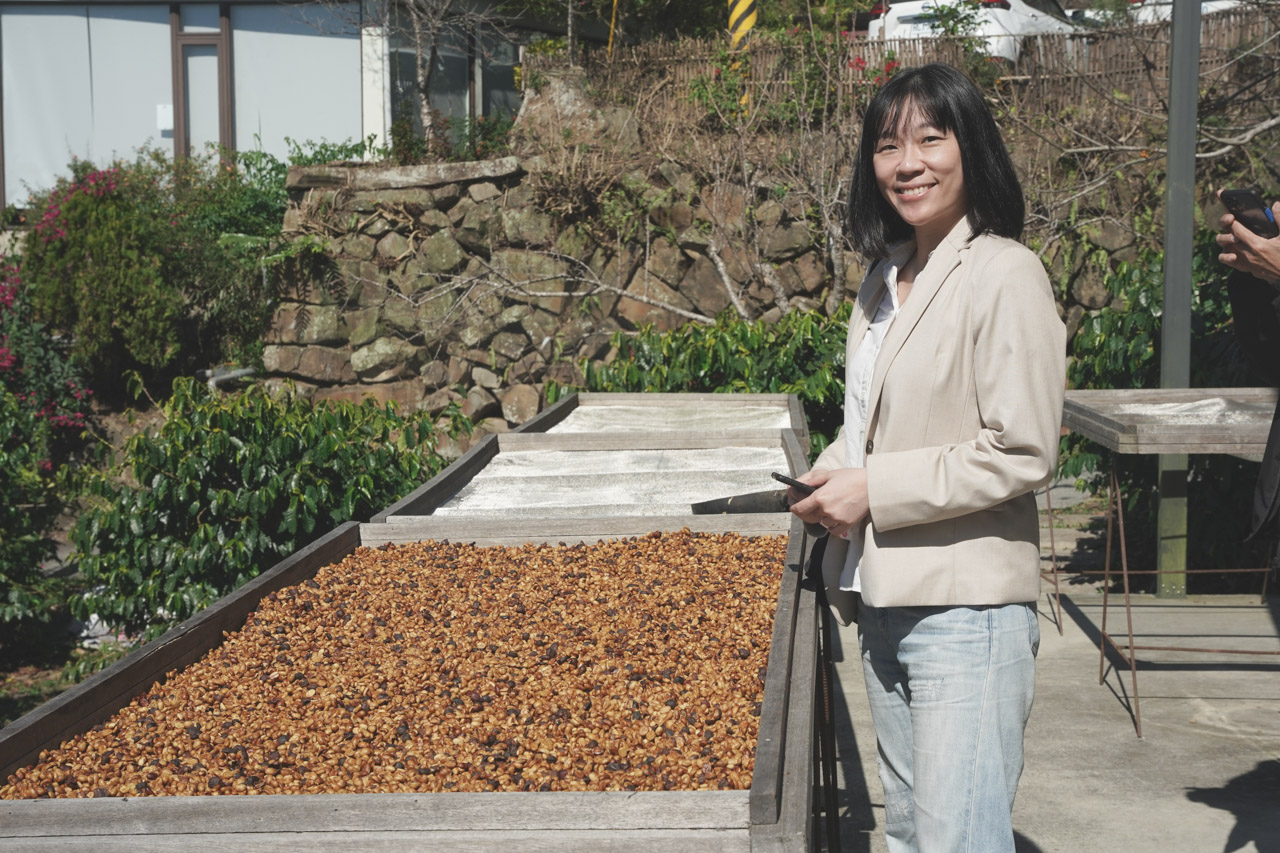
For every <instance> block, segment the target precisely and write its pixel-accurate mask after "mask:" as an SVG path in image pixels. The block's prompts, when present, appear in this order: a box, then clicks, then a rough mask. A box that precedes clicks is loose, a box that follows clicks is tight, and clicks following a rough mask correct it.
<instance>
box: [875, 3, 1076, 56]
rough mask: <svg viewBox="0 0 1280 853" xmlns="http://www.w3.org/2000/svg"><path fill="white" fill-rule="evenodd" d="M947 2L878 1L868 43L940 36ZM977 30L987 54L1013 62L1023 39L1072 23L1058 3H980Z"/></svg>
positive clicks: (1069, 28)
mask: <svg viewBox="0 0 1280 853" xmlns="http://www.w3.org/2000/svg"><path fill="white" fill-rule="evenodd" d="M947 5H951V4H950V3H949V2H948V0H879V2H877V3H876V4H875V5H874V6H872V7H871V21H870V23H869V24H868V25H867V38H868V39H880V38H883V39H914V38H932V37H933V36H936V35H939V34H940V33H941V27H940V26H939V22H938V15H937V14H936V11H935V10H936V9H938V8H939V7H940V6H947ZM976 24H977V25H976V27H975V28H974V30H973V32H972V33H971V35H973V36H975V37H977V38H980V39H982V41H983V42H985V43H986V45H987V54H988V55H989V56H997V57H1000V58H1002V59H1007V60H1009V61H1010V62H1014V61H1016V60H1017V58H1018V54H1019V52H1020V51H1021V49H1022V39H1023V37H1024V36H1031V35H1038V34H1040V33H1069V32H1075V31H1076V30H1078V29H1079V27H1078V26H1077V25H1076V24H1074V23H1072V21H1071V19H1070V18H1068V17H1067V13H1066V12H1064V11H1063V10H1062V6H1061V4H1059V3H1058V0H979V4H978V9H977V20H976Z"/></svg>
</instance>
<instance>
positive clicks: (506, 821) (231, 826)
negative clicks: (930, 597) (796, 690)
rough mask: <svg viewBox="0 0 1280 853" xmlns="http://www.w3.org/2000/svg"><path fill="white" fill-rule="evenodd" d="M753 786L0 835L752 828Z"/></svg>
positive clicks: (450, 799) (34, 813) (391, 798)
mask: <svg viewBox="0 0 1280 853" xmlns="http://www.w3.org/2000/svg"><path fill="white" fill-rule="evenodd" d="M747 796H748V795H747V792H746V791H631V792H625V791H583V792H569V791H566V792H552V793H533V792H531V793H518V792H495V793H488V794H312V795H294V794H278V795H263V796H225V797H132V798H118V797H111V798H102V799H83V800H18V801H5V802H3V803H0V841H3V840H4V839H12V838H28V837H34V836H45V835H49V834H51V833H54V834H58V835H61V836H64V837H69V836H76V835H98V836H102V835H129V834H134V835H141V834H151V835H172V834H184V833H186V834H193V835H196V834H204V833H210V834H217V833H235V834H238V833H259V832H290V833H295V832H296V833H302V832H312V831H317V830H320V829H323V831H325V832H364V831H372V830H385V831H388V832H428V831H430V832H444V831H455V832H456V831H487V830H499V829H507V830H512V831H522V832H523V831H559V832H568V831H573V830H587V829H601V830H613V831H632V830H651V829H680V830H691V829H700V830H731V829H746V828H747Z"/></svg>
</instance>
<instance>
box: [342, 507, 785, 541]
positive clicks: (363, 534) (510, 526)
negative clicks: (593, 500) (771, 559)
mask: <svg viewBox="0 0 1280 853" xmlns="http://www.w3.org/2000/svg"><path fill="white" fill-rule="evenodd" d="M791 518H792V516H791V515H790V514H789V513H780V512H769V513H743V514H741V515H676V516H614V517H610V518H535V519H529V518H523V519H522V518H512V519H488V518H486V519H483V520H477V519H474V518H459V517H439V518H437V517H435V516H418V517H414V516H406V517H401V518H396V519H395V520H394V521H389V522H385V523H383V524H363V525H361V526H360V539H361V541H362V543H363V544H365V545H368V546H370V547H376V546H378V545H385V544H387V543H391V544H401V543H404V542H421V541H424V540H427V539H435V540H443V539H448V540H449V541H450V542H473V543H475V544H477V545H518V544H521V543H524V542H533V543H556V542H566V543H573V542H588V543H590V542H596V541H598V540H600V539H619V538H626V537H630V536H644V535H646V534H649V533H653V532H654V531H660V530H666V531H671V530H682V529H684V528H686V527H687V528H689V529H690V530H692V531H693V532H695V533H741V534H742V535H743V536H782V535H785V534H786V533H788V532H789V531H790V530H791V529H792V528H791Z"/></svg>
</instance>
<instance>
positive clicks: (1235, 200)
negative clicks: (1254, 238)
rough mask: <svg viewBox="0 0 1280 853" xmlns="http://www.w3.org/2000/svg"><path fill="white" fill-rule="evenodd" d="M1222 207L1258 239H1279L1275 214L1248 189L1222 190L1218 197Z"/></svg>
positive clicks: (1279, 229)
mask: <svg viewBox="0 0 1280 853" xmlns="http://www.w3.org/2000/svg"><path fill="white" fill-rule="evenodd" d="M1218 198H1219V199H1220V200H1221V201H1222V205H1223V207H1225V208H1226V209H1227V211H1228V212H1229V213H1230V214H1231V215H1232V216H1234V217H1235V218H1236V219H1238V220H1240V224H1241V225H1243V226H1244V227H1245V228H1248V229H1249V230H1250V231H1252V232H1253V233H1254V234H1257V235H1258V236H1259V237H1266V238H1267V239H1271V238H1272V237H1280V225H1276V218H1275V214H1274V213H1272V212H1271V208H1270V207H1268V206H1267V203H1266V202H1264V201H1263V200H1262V196H1260V195H1258V194H1257V193H1256V192H1254V191H1253V190H1250V189H1234V190H1223V191H1222V195H1220V196H1219V197H1218Z"/></svg>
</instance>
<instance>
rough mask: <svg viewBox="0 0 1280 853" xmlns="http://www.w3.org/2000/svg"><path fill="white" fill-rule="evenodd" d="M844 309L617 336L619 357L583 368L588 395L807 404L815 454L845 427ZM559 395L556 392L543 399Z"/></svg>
mask: <svg viewBox="0 0 1280 853" xmlns="http://www.w3.org/2000/svg"><path fill="white" fill-rule="evenodd" d="M849 311H850V308H849V305H848V303H846V304H845V305H844V306H843V307H841V309H840V310H839V311H838V312H837V313H836V314H835V316H831V317H829V316H827V315H825V314H822V313H820V312H816V311H814V312H803V311H796V312H792V313H791V314H787V315H786V316H784V317H783V318H782V319H781V320H779V321H778V322H777V323H775V324H773V325H769V324H767V323H765V322H763V321H759V320H757V321H755V322H748V321H744V320H742V319H740V318H738V317H737V316H736V315H735V314H733V313H732V312H725V313H724V314H722V315H721V316H720V317H719V318H717V320H716V322H715V324H714V325H711V326H701V325H697V324H694V323H689V324H687V325H684V326H681V327H680V328H677V329H673V330H672V331H669V332H658V331H655V330H654V329H653V328H652V327H647V328H645V329H642V330H641V331H640V332H638V333H637V334H635V335H627V334H625V333H618V334H616V335H614V337H613V345H614V346H616V347H617V348H618V355H617V357H616V358H615V359H614V360H613V361H611V362H609V363H608V364H592V363H590V362H587V363H584V365H583V372H584V375H585V377H586V382H585V386H584V387H585V389H586V390H588V391H631V392H635V391H664V392H669V391H694V392H715V391H722V392H754V393H770V394H795V395H797V396H798V397H799V398H800V401H801V402H802V403H803V404H804V408H805V416H806V418H807V419H808V421H809V428H810V432H811V433H812V448H811V449H812V450H813V451H814V452H820V451H821V450H822V449H823V448H824V447H826V446H827V443H828V442H829V441H830V440H831V438H833V437H834V436H835V433H836V431H837V430H838V429H839V427H840V424H841V423H843V405H844V355H845V330H846V326H847V325H848V321H849ZM564 390H567V389H560V388H554V389H552V390H551V391H549V393H548V396H549V397H550V396H553V395H555V396H559V395H560V394H561V393H562V392H563V391H564Z"/></svg>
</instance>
